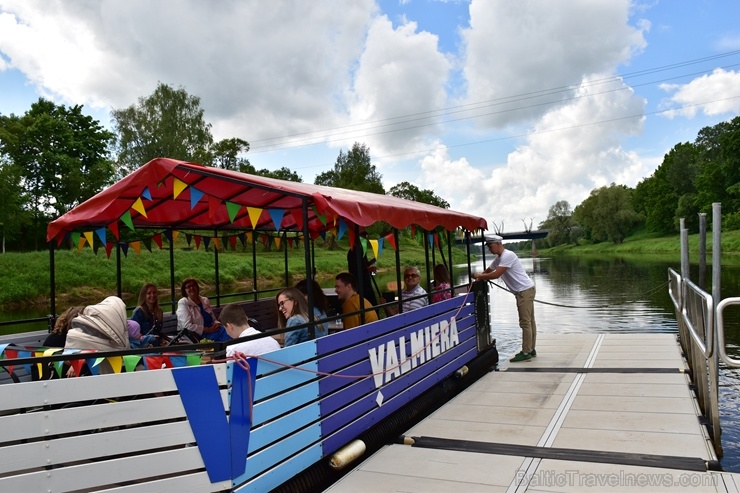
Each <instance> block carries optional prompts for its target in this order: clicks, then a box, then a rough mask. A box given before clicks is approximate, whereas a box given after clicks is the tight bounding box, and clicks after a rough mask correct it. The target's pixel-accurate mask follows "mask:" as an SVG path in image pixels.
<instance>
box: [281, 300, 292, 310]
mask: <svg viewBox="0 0 740 493" xmlns="http://www.w3.org/2000/svg"><path fill="white" fill-rule="evenodd" d="M288 301H293V300H283V301H278V308H282V307H283V306H284V305H285V303H287V302H288Z"/></svg>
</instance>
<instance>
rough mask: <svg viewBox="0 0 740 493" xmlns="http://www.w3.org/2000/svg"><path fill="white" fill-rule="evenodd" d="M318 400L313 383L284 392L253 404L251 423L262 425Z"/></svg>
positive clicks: (317, 390)
mask: <svg viewBox="0 0 740 493" xmlns="http://www.w3.org/2000/svg"><path fill="white" fill-rule="evenodd" d="M318 398H319V385H318V383H316V382H314V383H310V384H308V385H304V386H302V387H298V388H297V389H294V390H291V391H290V392H285V393H283V394H280V395H278V396H276V397H273V398H272V399H268V400H266V401H262V402H260V403H258V404H255V405H254V408H253V410H252V414H253V421H252V423H253V424H254V425H257V424H260V423H264V422H265V421H267V420H270V419H274V418H275V416H280V415H282V414H285V413H287V412H290V411H292V410H293V409H295V408H297V407H302V406H304V405H306V404H307V403H310V402H312V401H315V400H317V399H318Z"/></svg>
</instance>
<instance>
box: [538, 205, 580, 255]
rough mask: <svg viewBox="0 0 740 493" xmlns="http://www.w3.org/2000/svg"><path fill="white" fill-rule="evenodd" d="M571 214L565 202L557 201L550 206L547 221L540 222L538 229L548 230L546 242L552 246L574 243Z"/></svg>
mask: <svg viewBox="0 0 740 493" xmlns="http://www.w3.org/2000/svg"><path fill="white" fill-rule="evenodd" d="M573 226H574V222H573V212H572V211H571V210H570V204H569V203H568V201H567V200H559V201H557V202H555V203H554V204H553V205H551V206H550V210H549V212H548V213H547V219H545V220H544V221H542V222H541V223H540V225H539V229H547V230H549V232H548V234H547V242H548V244H549V245H550V246H551V247H552V246H556V245H565V244H568V243H570V242H571V241H575V238H573V237H572V235H573Z"/></svg>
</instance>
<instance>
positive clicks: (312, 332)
mask: <svg viewBox="0 0 740 493" xmlns="http://www.w3.org/2000/svg"><path fill="white" fill-rule="evenodd" d="M302 202H303V203H302V204H301V205H302V207H301V208H302V209H303V254H304V255H305V256H306V276H308V277H309V278H310V276H311V273H312V272H313V263H312V262H311V244H310V243H309V242H310V241H311V232H310V231H309V229H308V200H307V199H305V198H304V199H303V201H302ZM285 268H286V270H287V268H288V265H287V263H286V265H285ZM286 285H287V283H286ZM308 289H309V290H310V289H311V287H310V283H309V286H308ZM309 293H311V291H309ZM308 321H309V324H308V338H309V339H310V340H313V339H315V338H316V328H315V327H314V323H313V321H314V316H313V306H311V307H310V309H309V310H308ZM362 323H365V321H364V320H363V321H362Z"/></svg>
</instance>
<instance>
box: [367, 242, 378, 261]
mask: <svg viewBox="0 0 740 493" xmlns="http://www.w3.org/2000/svg"><path fill="white" fill-rule="evenodd" d="M368 241H369V242H370V246H371V247H372V249H373V254H374V255H375V258H380V255H379V254H378V240H368Z"/></svg>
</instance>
